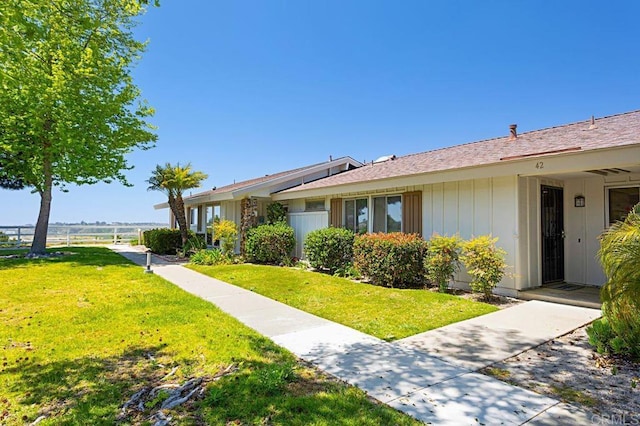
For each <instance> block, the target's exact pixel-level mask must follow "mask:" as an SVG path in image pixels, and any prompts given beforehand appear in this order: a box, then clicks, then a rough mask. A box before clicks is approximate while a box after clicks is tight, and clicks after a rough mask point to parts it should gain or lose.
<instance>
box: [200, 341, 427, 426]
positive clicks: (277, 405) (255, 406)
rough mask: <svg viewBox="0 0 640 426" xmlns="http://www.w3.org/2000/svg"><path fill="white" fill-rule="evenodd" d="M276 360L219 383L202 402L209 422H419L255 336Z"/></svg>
mask: <svg viewBox="0 0 640 426" xmlns="http://www.w3.org/2000/svg"><path fill="white" fill-rule="evenodd" d="M250 340H251V345H252V348H253V349H254V350H256V351H258V352H260V353H261V354H262V355H266V356H267V357H268V358H270V359H271V360H272V362H264V361H255V360H252V361H244V367H245V368H243V369H242V370H240V371H239V372H238V373H237V374H235V375H233V376H227V377H224V378H222V379H221V380H220V381H218V382H215V383H213V384H212V385H211V386H210V387H209V389H208V392H207V396H206V397H205V399H204V400H203V401H202V402H201V403H200V408H201V415H202V417H203V419H204V420H205V421H206V424H286V425H306V424H327V425H333V424H342V425H351V424H353V425H381V424H389V425H391V424H393V425H409V424H411V425H413V424H418V422H416V421H415V420H413V419H411V418H410V417H408V416H406V415H404V414H401V413H399V412H397V411H396V410H394V409H392V408H390V407H387V406H384V405H381V404H377V403H375V402H373V401H372V400H371V399H370V398H369V397H368V396H367V395H366V394H365V393H364V392H363V391H361V390H359V389H357V388H355V387H352V386H348V385H345V384H344V383H343V382H341V381H339V380H337V379H335V378H333V377H331V376H329V375H327V374H324V373H321V372H320V371H318V370H317V369H315V368H313V367H311V366H306V365H303V364H302V363H300V362H298V361H297V360H296V359H295V358H294V357H293V356H292V355H291V354H290V353H288V352H285V351H283V350H282V348H280V347H279V346H277V345H276V344H275V343H273V342H272V341H270V340H267V339H264V338H250Z"/></svg>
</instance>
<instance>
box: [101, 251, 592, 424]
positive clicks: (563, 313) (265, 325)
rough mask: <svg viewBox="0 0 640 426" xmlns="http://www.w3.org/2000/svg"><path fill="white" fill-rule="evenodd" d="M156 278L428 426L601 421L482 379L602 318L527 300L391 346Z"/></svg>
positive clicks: (222, 289)
mask: <svg viewBox="0 0 640 426" xmlns="http://www.w3.org/2000/svg"><path fill="white" fill-rule="evenodd" d="M111 248H112V249H113V250H114V251H116V252H118V253H120V254H122V255H123V256H124V257H126V258H128V259H130V260H131V261H133V262H135V263H137V264H139V265H144V264H145V255H144V253H142V252H139V251H136V249H135V248H132V247H127V246H118V245H116V246H111ZM153 270H154V272H155V273H156V274H157V275H159V276H161V277H163V278H165V279H167V280H168V281H170V282H172V283H174V284H176V285H177V286H179V287H181V288H183V289H184V290H186V291H188V292H190V293H192V294H194V295H197V296H199V297H201V298H203V299H205V300H207V301H210V302H211V303H213V304H215V305H216V306H218V307H219V308H220V309H221V310H223V311H225V312H227V313H228V314H230V315H232V316H234V317H236V318H237V319H239V320H240V321H242V322H243V323H244V324H246V325H247V326H249V327H251V328H253V329H255V330H257V331H258V332H260V333H262V334H264V335H265V336H267V337H269V338H271V339H272V340H273V341H274V342H276V343H277V344H279V345H281V346H283V347H284V348H286V349H288V350H289V351H291V352H293V353H294V354H296V355H297V356H298V357H300V358H302V359H304V360H306V361H309V362H311V363H313V364H314V365H316V366H317V367H318V368H320V369H322V370H324V371H326V372H328V373H330V374H332V375H334V376H336V377H338V378H339V379H341V380H344V381H346V382H348V383H350V384H352V385H354V386H357V387H359V388H361V389H363V390H364V391H366V392H367V393H368V394H369V395H371V396H372V397H374V398H376V399H378V400H380V401H382V402H384V403H386V404H388V405H390V406H392V407H394V408H396V409H398V410H400V411H403V412H405V413H407V414H409V415H411V416H413V417H415V418H417V419H418V420H421V421H423V422H426V423H433V424H438V425H465V424H468V425H477V424H486V425H493V424H513V425H519V424H524V423H527V424H530V425H547V424H549V425H551V424H587V423H589V422H590V420H591V416H590V414H589V413H586V412H583V411H580V410H578V409H576V408H575V407H572V406H569V405H567V404H562V403H560V402H559V401H557V400H554V399H552V398H548V397H545V396H541V395H539V394H536V393H534V392H531V391H528V390H525V389H521V388H518V387H515V386H512V385H509V384H507V383H504V382H501V381H499V380H496V379H493V378H491V377H488V376H485V375H482V374H479V373H476V372H474V371H475V370H477V369H478V368H480V367H482V366H485V365H489V364H491V363H493V362H496V361H499V360H502V359H504V358H507V357H509V356H511V355H514V354H517V353H519V352H522V351H524V350H526V349H529V348H531V347H532V346H536V345H538V344H540V343H543V342H544V341H546V340H549V339H551V338H554V337H557V336H560V335H562V334H565V333H567V332H569V331H571V330H573V329H575V328H577V327H579V326H581V325H584V324H585V323H587V322H589V321H591V320H592V319H593V318H596V317H597V316H599V311H596V310H593V309H587V308H576V307H569V306H564V305H554V304H551V303H546V302H537V301H536V302H527V303H524V304H521V305H518V306H516V307H513V308H507V309H504V310H502V311H499V312H496V313H492V314H488V315H484V316H482V317H477V318H474V319H471V320H468V321H462V322H460V323H457V324H452V325H450V326H447V327H443V328H441V329H438V330H434V331H430V332H427V333H422V334H420V335H416V336H412V337H410V338H407V339H403V340H401V341H397V342H393V343H387V342H384V341H382V340H379V339H377V338H374V337H372V336H369V335H366V334H364V333H361V332H359V331H356V330H353V329H351V328H349V327H346V326H343V325H340V324H337V323H334V322H332V321H329V320H326V319H323V318H320V317H317V316H315V315H311V314H309V313H306V312H303V311H300V310H298V309H295V308H292V307H290V306H288V305H284V304H282V303H280V302H277V301H274V300H271V299H268V298H266V297H264V296H261V295H259V294H256V293H253V292H251V291H248V290H245V289H242V288H239V287H236V286H233V285H230V284H227V283H224V282H222V281H219V280H216V279H213V278H210V277H207V276H205V275H202V274H200V273H197V272H194V271H191V270H189V269H187V268H184V267H182V266H180V265H175V264H169V263H168V262H164V261H162V260H161V259H159V258H157V257H155V256H154V265H153ZM517 308H518V309H517ZM565 308H566V309H565ZM512 310H513V311H512Z"/></svg>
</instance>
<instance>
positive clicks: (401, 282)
mask: <svg viewBox="0 0 640 426" xmlns="http://www.w3.org/2000/svg"><path fill="white" fill-rule="evenodd" d="M426 250H427V242H426V241H424V240H423V239H422V238H420V236H419V235H417V234H404V233H402V232H394V233H390V234H384V233H376V234H365V235H359V236H356V237H355V242H354V245H353V260H354V262H353V263H354V266H355V267H356V269H358V271H360V272H361V273H362V274H363V275H364V276H366V277H367V278H369V279H370V280H371V282H372V283H374V284H376V285H381V286H386V287H400V288H406V287H419V286H422V285H423V284H424V264H423V259H424V256H425V253H426Z"/></svg>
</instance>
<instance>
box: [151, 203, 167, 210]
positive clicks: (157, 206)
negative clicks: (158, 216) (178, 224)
mask: <svg viewBox="0 0 640 426" xmlns="http://www.w3.org/2000/svg"><path fill="white" fill-rule="evenodd" d="M153 208H154V209H155V210H162V209H168V208H169V203H160V204H155V205H154V206H153Z"/></svg>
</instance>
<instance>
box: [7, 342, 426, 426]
mask: <svg viewBox="0 0 640 426" xmlns="http://www.w3.org/2000/svg"><path fill="white" fill-rule="evenodd" d="M248 338H249V339H251V346H252V352H254V353H258V354H260V357H259V358H258V357H255V356H251V355H249V356H248V357H240V358H237V359H234V360H233V362H234V363H235V364H236V365H237V366H238V370H237V371H236V372H234V373H232V374H230V375H228V376H225V377H222V378H221V379H220V380H218V381H215V382H212V383H210V384H209V386H208V388H207V390H206V392H205V395H204V398H203V399H202V400H199V401H191V402H187V403H185V404H183V405H181V406H180V407H178V408H177V409H175V410H172V411H171V412H170V413H167V414H168V415H171V416H173V417H174V419H176V418H179V419H180V421H181V422H186V423H187V424H229V422H231V424H272V423H274V424H288V425H289V424H291V425H298V424H299V425H303V424H309V423H315V424H358V425H368V424H372V425H374V424H375V425H378V424H414V423H413V420H411V419H410V418H408V417H405V416H403V415H401V414H400V413H398V412H396V411H394V410H392V409H390V408H388V407H385V406H381V405H378V404H374V403H372V402H371V401H370V400H369V399H368V398H367V396H366V394H365V393H364V392H362V391H359V390H358V389H356V388H353V387H346V386H345V385H344V384H342V383H340V382H338V381H337V380H335V379H331V378H329V377H328V376H326V375H323V374H320V373H318V372H317V371H316V370H313V369H311V368H309V367H306V366H304V365H303V364H301V363H299V362H298V361H297V360H296V359H295V357H294V356H292V355H291V354H290V353H289V352H286V351H284V350H282V348H280V347H279V346H277V345H275V344H274V343H273V342H271V341H270V340H268V339H265V338H262V337H248ZM162 350H163V346H145V347H135V348H131V349H129V350H128V351H127V352H125V353H123V354H122V355H120V356H117V357H107V358H100V357H97V356H96V357H91V356H89V357H83V358H80V359H74V360H62V361H56V362H50V363H46V364H38V363H36V362H34V361H32V360H30V359H28V358H21V359H20V360H19V361H18V362H17V363H16V364H15V365H13V366H8V367H5V368H4V370H0V371H2V374H6V375H13V376H14V377H15V379H14V380H12V381H11V382H10V383H9V386H8V388H7V390H8V391H9V392H11V393H14V394H19V395H21V399H20V400H19V401H18V404H19V405H20V406H21V408H20V409H18V410H15V412H14V413H13V414H11V413H10V414H9V416H10V417H8V418H5V419H4V421H7V422H8V423H9V424H22V423H24V424H26V423H30V422H33V421H34V420H35V419H36V418H37V417H39V416H46V417H47V418H48V419H49V421H50V422H55V424H62V425H72V424H73V425H75V424H117V423H119V422H120V423H125V424H142V423H144V422H145V421H147V420H148V419H149V417H150V415H151V414H152V410H150V409H147V410H146V411H145V412H142V413H140V412H135V411H129V412H128V416H127V417H126V418H124V419H121V420H119V419H118V416H119V414H120V410H121V407H122V405H123V404H124V402H125V401H127V400H128V399H129V398H130V397H131V396H132V395H133V394H134V393H135V392H137V391H139V390H140V389H142V388H143V387H145V386H150V385H156V384H157V383H158V381H159V380H160V379H161V378H162V377H164V376H165V375H166V374H167V372H168V371H169V369H170V367H168V366H165V367H164V368H160V367H159V366H158V365H157V364H156V363H155V362H154V361H152V360H150V359H149V357H148V356H147V354H157V355H160V354H161V351H162ZM196 375H197V373H196ZM184 380H186V379H181V380H175V382H181V381H184ZM169 382H171V380H169ZM34 407H35V409H37V410H38V412H37V413H34V412H33V411H29V410H33V409H34ZM9 411H10V412H11V409H10V410H9ZM25 412H28V413H29V415H28V416H23V413H25ZM19 416H21V417H20V418H18V417H19ZM233 422H240V423H233ZM0 423H1V422H0Z"/></svg>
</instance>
